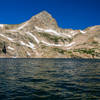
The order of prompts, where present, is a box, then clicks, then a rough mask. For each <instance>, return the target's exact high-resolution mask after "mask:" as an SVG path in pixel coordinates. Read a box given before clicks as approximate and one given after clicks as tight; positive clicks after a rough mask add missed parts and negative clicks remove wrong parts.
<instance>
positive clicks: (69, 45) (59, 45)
mask: <svg viewBox="0 0 100 100" xmlns="http://www.w3.org/2000/svg"><path fill="white" fill-rule="evenodd" d="M41 42H42V43H44V44H46V45H47V46H57V47H61V46H64V47H71V46H73V45H74V44H75V42H72V43H70V44H67V45H61V44H51V43H48V42H46V41H41Z"/></svg>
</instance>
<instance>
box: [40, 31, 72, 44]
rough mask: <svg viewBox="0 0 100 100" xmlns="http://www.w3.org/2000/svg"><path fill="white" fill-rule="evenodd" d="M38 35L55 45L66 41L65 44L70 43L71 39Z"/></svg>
mask: <svg viewBox="0 0 100 100" xmlns="http://www.w3.org/2000/svg"><path fill="white" fill-rule="evenodd" d="M39 35H40V36H41V35H42V37H45V38H47V39H48V40H51V41H53V42H55V43H56V44H57V43H58V42H63V43H64V42H65V41H67V42H71V39H70V38H68V39H67V38H63V37H58V36H54V35H50V34H48V33H40V32H39Z"/></svg>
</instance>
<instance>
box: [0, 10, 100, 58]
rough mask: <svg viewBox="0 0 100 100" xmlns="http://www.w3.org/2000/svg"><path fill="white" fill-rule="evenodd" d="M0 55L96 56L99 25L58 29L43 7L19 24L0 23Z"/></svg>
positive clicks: (99, 48) (99, 55) (98, 54)
mask: <svg viewBox="0 0 100 100" xmlns="http://www.w3.org/2000/svg"><path fill="white" fill-rule="evenodd" d="M4 42H5V46H6V50H7V53H6V54H4V53H3V52H2V48H3V47H4ZM0 57H1V58H100V26H99V25H97V26H93V27H89V28H86V29H85V30H72V29H62V28H59V27H58V25H57V22H56V20H55V19H54V18H53V17H52V16H51V15H50V14H49V13H48V12H46V11H43V12H41V13H39V14H37V15H35V16H33V17H32V18H31V19H30V20H28V21H26V22H24V23H22V24H16V25H7V24H5V25H3V24H0Z"/></svg>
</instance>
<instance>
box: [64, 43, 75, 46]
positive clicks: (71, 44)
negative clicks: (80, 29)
mask: <svg viewBox="0 0 100 100" xmlns="http://www.w3.org/2000/svg"><path fill="white" fill-rule="evenodd" d="M74 44H75V42H72V43H70V44H67V45H65V46H66V47H71V46H73V45H74Z"/></svg>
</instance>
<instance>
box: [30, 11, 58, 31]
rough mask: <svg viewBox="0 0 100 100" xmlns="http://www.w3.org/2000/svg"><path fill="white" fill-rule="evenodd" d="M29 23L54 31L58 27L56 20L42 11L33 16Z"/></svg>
mask: <svg viewBox="0 0 100 100" xmlns="http://www.w3.org/2000/svg"><path fill="white" fill-rule="evenodd" d="M30 22H31V23H34V24H35V25H37V26H41V27H45V28H48V27H51V28H53V29H55V28H57V27H58V25H57V22H56V20H55V19H54V18H53V17H52V15H51V14H49V13H48V12H47V11H42V12H40V13H38V14H37V15H35V16H33V17H32V18H31V20H30Z"/></svg>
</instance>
